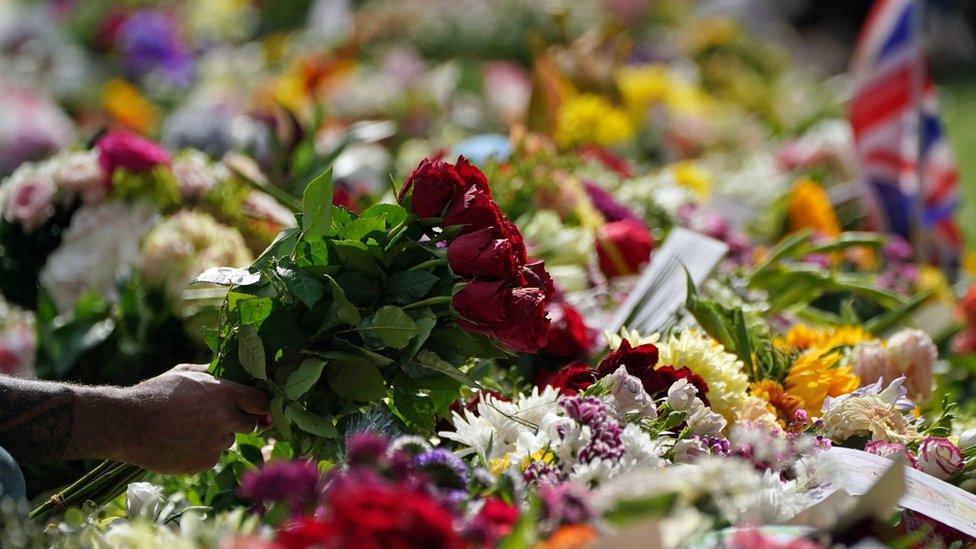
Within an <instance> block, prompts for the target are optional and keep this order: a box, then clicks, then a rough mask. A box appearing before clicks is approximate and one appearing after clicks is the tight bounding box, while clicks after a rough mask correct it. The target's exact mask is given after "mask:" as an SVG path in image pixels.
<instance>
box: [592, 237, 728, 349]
mask: <svg viewBox="0 0 976 549" xmlns="http://www.w3.org/2000/svg"><path fill="white" fill-rule="evenodd" d="M728 250H729V247H728V246H727V245H726V244H725V243H724V242H721V241H719V240H715V239H714V238H710V237H707V236H705V235H703V234H701V233H697V232H695V231H691V230H688V229H684V228H681V227H675V228H674V229H672V230H671V233H670V234H668V237H667V238H666V239H665V240H664V243H663V244H662V245H661V247H660V248H658V249H657V250H656V251H655V252H654V255H653V256H652V257H651V262H650V264H649V265H648V266H647V267H645V268H644V272H643V273H642V274H641V277H640V279H639V280H638V281H637V284H636V285H635V286H634V289H633V290H631V292H630V294H628V295H627V299H626V300H625V301H624V304H623V305H621V306H620V308H619V309H617V312H616V313H615V314H614V316H613V318H612V319H611V321H610V324H609V325H608V326H607V328H606V330H607V331H608V332H610V333H616V332H617V331H619V330H620V328H621V327H622V326H626V327H627V328H628V329H630V330H638V331H640V332H641V333H642V334H646V333H654V332H659V331H661V329H663V328H664V326H665V325H666V324H667V322H668V320H669V319H670V318H671V316H672V315H673V314H674V313H675V312H676V311H677V310H678V309H680V308H681V306H682V305H684V303H685V299H686V298H687V293H688V287H687V284H688V283H687V278H686V277H685V269H687V270H688V273H689V274H690V275H691V280H692V282H694V284H695V286H696V287H697V286H698V285H699V284H701V283H702V282H703V281H704V280H705V279H706V278H707V277H708V275H709V274H711V272H712V270H713V269H715V266H716V265H718V263H719V261H721V260H722V258H723V257H725V254H726V253H727V252H728ZM682 267H683V268H682Z"/></svg>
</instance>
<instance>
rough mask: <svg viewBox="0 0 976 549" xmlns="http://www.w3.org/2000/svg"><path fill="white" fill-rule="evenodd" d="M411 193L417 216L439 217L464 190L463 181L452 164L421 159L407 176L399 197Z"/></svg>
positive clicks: (412, 205) (412, 204)
mask: <svg viewBox="0 0 976 549" xmlns="http://www.w3.org/2000/svg"><path fill="white" fill-rule="evenodd" d="M411 189H413V193H412V194H411V207H412V208H413V213H415V214H417V215H418V216H419V217H440V215H441V214H442V213H443V212H444V209H445V208H447V206H448V205H449V204H451V202H452V201H453V200H454V198H455V197H456V196H458V195H459V194H460V193H461V192H462V191H463V190H464V181H463V180H462V179H461V176H459V175H458V173H457V170H455V169H454V166H452V165H450V164H448V163H447V162H444V161H442V160H433V161H431V160H428V159H426V158H425V159H423V160H421V161H420V164H419V165H418V166H417V168H416V169H415V170H414V171H413V173H411V174H410V177H408V178H407V181H406V183H404V185H403V190H402V191H400V194H401V198H402V197H403V195H404V194H406V193H407V191H409V190H411Z"/></svg>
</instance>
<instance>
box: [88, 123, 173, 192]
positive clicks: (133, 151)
mask: <svg viewBox="0 0 976 549" xmlns="http://www.w3.org/2000/svg"><path fill="white" fill-rule="evenodd" d="M96 147H97V148H98V162H99V164H101V165H102V169H103V170H105V173H106V174H108V177H109V181H111V177H112V174H113V173H115V170H116V169H118V168H122V169H125V170H128V171H130V172H146V171H149V170H151V169H153V168H155V167H156V166H159V165H161V164H168V163H169V161H170V156H169V153H168V152H166V149H164V148H162V147H160V146H159V145H157V144H156V143H153V142H152V141H149V140H148V139H145V138H143V137H140V136H138V135H136V134H134V133H129V132H126V131H120V130H114V131H110V132H108V133H106V134H105V135H104V136H102V138H101V139H99V140H98V144H97V145H96Z"/></svg>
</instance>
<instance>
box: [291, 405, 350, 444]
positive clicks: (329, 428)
mask: <svg viewBox="0 0 976 549" xmlns="http://www.w3.org/2000/svg"><path fill="white" fill-rule="evenodd" d="M285 417H286V418H288V420H289V421H291V422H292V423H294V424H295V425H297V426H298V428H299V429H301V430H302V431H305V432H306V433H310V434H313V435H315V436H320V437H326V438H338V437H339V432H338V431H337V430H336V427H335V424H333V423H332V418H329V417H323V416H320V415H318V414H314V413H312V412H309V411H308V410H304V409H302V408H300V407H298V406H294V405H291V406H288V408H287V409H286V410H285Z"/></svg>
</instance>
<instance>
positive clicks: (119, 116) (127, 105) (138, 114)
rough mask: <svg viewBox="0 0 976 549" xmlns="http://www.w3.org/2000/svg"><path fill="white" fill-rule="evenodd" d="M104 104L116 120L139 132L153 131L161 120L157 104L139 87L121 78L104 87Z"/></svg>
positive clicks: (109, 82)
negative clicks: (140, 91) (144, 94)
mask: <svg viewBox="0 0 976 549" xmlns="http://www.w3.org/2000/svg"><path fill="white" fill-rule="evenodd" d="M102 104H103V105H104V106H105V111H106V112H107V113H108V114H109V116H111V117H112V118H113V119H114V120H115V121H116V122H118V123H120V124H122V125H124V126H126V127H128V128H129V129H131V130H134V131H136V132H138V133H142V134H146V133H149V132H151V131H152V130H153V129H154V128H155V127H156V124H157V123H158V122H159V110H158V109H157V108H156V105H154V104H153V103H152V101H150V100H148V99H146V97H145V96H143V95H142V94H141V93H139V90H138V88H136V87H135V86H133V85H132V84H130V83H128V82H126V81H125V80H122V79H120V78H116V79H114V80H109V81H108V82H106V84H105V87H104V88H103V89H102Z"/></svg>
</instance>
